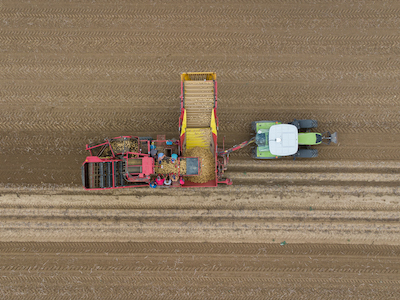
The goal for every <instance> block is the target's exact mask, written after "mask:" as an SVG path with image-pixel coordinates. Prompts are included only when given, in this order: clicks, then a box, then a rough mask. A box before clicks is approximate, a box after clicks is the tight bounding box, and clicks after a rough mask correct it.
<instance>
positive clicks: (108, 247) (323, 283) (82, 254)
mask: <svg viewBox="0 0 400 300" xmlns="http://www.w3.org/2000/svg"><path fill="white" fill-rule="evenodd" d="M0 249H1V252H2V253H3V255H2V257H1V258H0V266H1V270H2V273H3V274H5V275H7V276H2V277H1V278H0V282H1V283H2V286H3V289H2V290H3V294H4V295H7V296H12V295H16V294H18V293H23V294H25V295H26V296H29V295H35V296H36V297H37V295H43V294H44V296H45V295H46V294H53V295H54V294H58V293H59V288H60V286H64V287H65V286H69V287H71V288H68V297H71V296H74V295H79V297H82V295H86V294H87V295H93V289H95V290H96V291H97V292H98V293H101V294H102V295H103V296H105V297H106V296H108V295H113V294H114V293H115V291H118V295H119V297H121V296H122V297H126V298H132V296H135V295H138V296H139V297H140V295H139V294H135V293H136V291H138V290H140V291H141V292H142V293H143V292H144V293H146V296H154V297H155V298H156V297H157V296H158V295H159V291H160V290H162V291H163V297H165V296H166V295H167V296H168V295H171V296H172V295H174V298H177V299H179V298H183V297H186V298H187V295H188V294H190V295H191V297H195V298H204V297H206V298H210V297H211V296H216V295H217V294H218V295H219V294H221V292H222V293H223V295H232V294H233V293H234V295H235V297H237V296H239V297H241V298H245V297H246V296H248V295H249V293H251V295H252V298H256V299H258V298H259V299H262V298H265V297H268V296H275V295H277V296H284V295H287V294H288V292H289V291H290V294H291V295H292V296H293V295H295V296H302V295H306V297H307V295H308V296H311V297H312V296H315V291H314V290H313V287H315V286H319V296H320V295H321V294H322V295H325V296H326V297H324V298H326V299H333V298H331V296H330V294H331V291H332V289H335V297H337V296H338V295H340V296H346V295H347V296H348V295H349V294H348V289H349V288H350V287H355V286H357V294H358V295H359V296H360V295H361V296H363V295H368V296H371V295H373V296H382V295H385V296H387V297H395V295H397V290H398V284H399V280H398V279H397V274H398V269H399V268H398V265H399V263H400V262H399V259H398V257H399V255H398V254H399V253H398V247H395V246H380V245H335V244H334V245H326V244H308V245H307V244H287V245H285V246H284V247H282V246H279V244H277V243H276V244H260V243H259V244H232V243H217V244H204V243H33V242H28V243H15V242H12V243H4V242H2V243H0ZM349 258H350V259H349ZM10 262H11V263H12V264H10ZM365 265H368V266H369V268H365ZM15 272H17V273H18V274H17V275H16V273H15ZM377 275H379V278H376V276H377ZM104 282H107V285H104ZM40 284H41V285H40ZM43 284H44V285H43ZM210 284H212V285H213V286H214V285H217V286H218V291H216V290H215V291H214V290H213V289H210ZM260 284H261V285H262V286H263V288H262V289H260V288H259V287H260ZM132 285H134V286H135V289H134V290H132V291H131V290H130V289H129V286H132ZM38 286H39V287H40V288H38ZM89 287H90V289H89ZM57 289H58V290H57ZM119 291H121V293H120V292H119ZM130 291H131V293H129V292H130ZM142 295H143V294H142ZM181 295H182V296H181ZM35 296H33V297H35ZM41 298H42V297H41ZM308 298H310V297H308Z"/></svg>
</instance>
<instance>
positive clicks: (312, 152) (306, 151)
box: [294, 149, 318, 158]
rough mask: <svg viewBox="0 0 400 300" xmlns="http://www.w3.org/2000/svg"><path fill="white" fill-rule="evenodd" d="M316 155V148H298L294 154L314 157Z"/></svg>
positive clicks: (300, 156)
mask: <svg viewBox="0 0 400 300" xmlns="http://www.w3.org/2000/svg"><path fill="white" fill-rule="evenodd" d="M317 156H318V150H317V149H299V151H297V153H296V154H295V155H294V157H295V158H314V157H317Z"/></svg>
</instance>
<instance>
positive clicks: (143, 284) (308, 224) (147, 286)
mask: <svg viewBox="0 0 400 300" xmlns="http://www.w3.org/2000/svg"><path fill="white" fill-rule="evenodd" d="M399 13H400V3H399V2H398V1H394V0H389V1H385V2H384V3H382V2H380V1H372V0H371V1H370V0H367V1H361V0H360V1H357V0H354V1H341V0H332V1H329V2H328V1H319V2H318V1H306V0H300V1H281V0H279V1H278V0H271V1H261V0H260V1H258V0H254V1H243V0H232V1H229V2H226V1H221V2H217V3H216V2H215V1H197V0H195V1H189V2H188V1H183V0H173V1H160V2H151V3H149V4H138V3H137V2H135V1H131V2H129V1H119V0H111V1H108V0H107V1H105V0H98V1H95V2H93V1H91V2H83V3H79V5H77V4H74V3H71V2H70V1H67V0H61V1H56V2H48V1H42V0H37V1H28V2H23V1H17V2H16V1H9V0H5V1H2V2H1V4H0V17H1V20H2V22H1V24H2V26H1V29H0V44H1V47H0V48H1V55H0V68H1V72H0V83H1V88H0V103H1V110H0V153H1V157H2V163H1V170H2V172H0V182H1V191H0V193H1V195H2V196H1V197H0V210H1V213H0V223H1V227H2V231H1V233H0V240H1V241H2V243H1V244H0V252H1V253H2V255H1V257H0V269H1V272H2V276H0V285H1V289H0V291H1V297H0V298H5V299H12V298H19V299H41V298H42V299H64V298H65V299H73V298H85V297H86V298H89V299H102V298H104V299H110V298H112V299H133V298H160V299H165V298H175V299H180V298H190V299H195V298H198V299H213V298H218V299H226V298H236V299H244V298H249V297H253V298H259V299H266V298H294V299H302V298H303V299H306V298H307V299H309V298H318V299H343V298H351V297H353V298H385V299H395V298H397V297H398V294H399V286H400V285H399V283H400V280H399V274H398V270H399V269H400V268H399V259H398V257H399V249H400V248H399V247H400V242H399V241H400V240H399V238H398V237H399V231H400V228H399V219H400V213H399V212H400V201H399V199H400V188H399V181H400V175H399V169H400V151H399V144H400V134H399V133H400V122H399V112H400V102H399V100H398V98H399V97H400V96H399V95H400V86H399V84H398V82H399V71H398V70H400V60H399V54H400V47H399V45H400V37H399V34H398V28H399V27H400V19H399V18H398V15H399ZM184 71H213V72H216V73H217V79H218V99H219V102H218V117H219V143H220V145H222V138H223V137H224V136H225V146H226V147H230V146H232V145H235V144H238V143H240V142H242V141H245V140H248V139H250V138H251V130H250V123H251V121H256V120H280V121H283V122H289V121H291V120H293V119H294V118H296V119H302V118H312V119H317V120H318V123H319V128H318V130H319V131H321V132H324V131H327V130H329V131H331V132H333V131H337V132H338V136H339V143H338V144H337V145H330V146H325V145H323V146H321V147H319V157H318V158H317V159H315V160H301V159H298V160H296V161H292V160H291V159H282V160H279V161H278V160H276V161H275V160H274V161H255V160H253V159H252V158H251V152H250V148H245V149H242V150H240V151H238V152H234V153H233V154H232V155H231V156H230V165H229V169H228V171H227V172H226V176H227V177H229V178H231V179H232V180H233V182H234V184H233V186H220V187H218V188H214V189H211V188H207V189H175V190H171V189H156V190H153V189H138V190H132V189H130V190H119V191H104V192H86V191H84V190H83V189H82V188H81V179H80V165H81V163H82V162H83V161H84V158H85V155H86V153H85V151H84V149H85V144H88V143H91V142H97V141H102V140H103V139H104V138H112V137H115V136H121V135H138V136H153V137H156V135H157V134H165V135H166V136H167V138H174V137H175V138H176V137H177V136H178V128H177V127H178V118H179V109H180V106H179V105H180V103H179V95H180V78H179V74H180V73H181V72H184ZM283 241H285V242H286V243H287V244H286V245H285V246H280V245H279V243H281V242H283ZM133 242H137V243H133Z"/></svg>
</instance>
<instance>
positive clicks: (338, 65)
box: [0, 57, 400, 83]
mask: <svg viewBox="0 0 400 300" xmlns="http://www.w3.org/2000/svg"><path fill="white" fill-rule="evenodd" d="M149 65H157V69H154V70H153V72H150V71H149V68H148V66H149ZM171 65H173V67H172V69H171ZM171 65H164V64H158V60H157V59H134V58H117V59H110V58H108V57H104V58H103V59H96V58H79V59H70V58H67V59H63V60H60V59H59V58H54V59H51V58H46V59H39V58H37V59H34V60H31V59H26V58H10V59H1V60H0V66H1V68H2V69H3V72H2V73H1V74H0V79H1V80H12V79H14V80H15V79H18V80H21V79H24V80H32V79H35V80H74V79H78V78H82V79H85V80H110V79H112V80H121V81H124V80H126V78H127V77H137V76H144V75H146V76H149V77H150V76H151V77H153V78H154V77H157V78H158V80H163V81H165V80H168V79H169V78H170V74H172V73H173V74H179V72H180V70H182V69H188V68H195V65H194V64H193V62H192V61H191V60H190V59H183V60H182V59H175V60H173V63H172V64H171ZM89 66H90V67H89ZM204 66H205V67H206V68H214V69H223V70H224V77H225V80H231V81H239V80H240V81H243V80H248V81H251V80H270V81H275V80H276V81H278V80H299V79H300V78H301V79H302V80H306V81H308V82H313V81H314V82H315V81H327V80H331V81H335V80H340V81H341V80H353V79H354V78H357V77H360V78H362V79H363V80H371V81H375V83H378V82H384V81H387V80H396V79H398V74H397V70H398V69H399V67H400V63H399V62H398V61H394V60H393V61H392V60H390V61H380V60H376V61H368V62H354V61H337V60H336V59H335V60H334V61H323V62H321V61H302V62H297V63H295V64H294V63H293V62H280V61H270V60H268V61H261V60H258V61H257V62H249V61H240V60H234V61H230V62H229V63H228V64H227V63H226V62H223V61H221V60H218V61H216V62H211V61H208V62H205V63H204ZM236 70H241V72H237V71H236Z"/></svg>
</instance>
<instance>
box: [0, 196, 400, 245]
mask: <svg viewBox="0 0 400 300" xmlns="http://www.w3.org/2000/svg"><path fill="white" fill-rule="evenodd" d="M60 197H61V198H62V196H58V197H57V196H53V197H52V198H53V201H54V202H55V203H58V202H59V201H60V200H57V198H60ZM28 198H29V197H28ZM68 198H69V197H68ZM25 199H26V197H25ZM303 205H304V204H303ZM0 216H1V217H0V223H1V226H2V228H3V235H2V236H3V237H2V240H3V241H24V240H31V239H32V240H35V241H48V240H51V241H71V242H74V241H75V242H77V241H103V240H108V239H112V240H115V241H120V242H123V241H132V240H135V241H149V240H150V241H154V240H157V241H167V240H176V241H205V242H217V241H218V242H219V241H226V242H227V241H229V242H240V241H243V239H244V238H245V239H246V241H252V242H256V241H258V240H260V239H263V240H272V239H274V238H275V237H278V236H279V237H281V238H282V239H284V240H286V241H290V242H292V243H298V242H311V243H312V242H316V241H330V242H334V243H340V242H341V243H346V240H351V241H352V243H358V244H367V243H371V242H374V243H376V244H386V243H389V244H397V243H398V240H397V238H396V237H397V235H398V234H399V233H400V226H398V225H397V224H398V223H399V220H400V216H399V214H398V211H391V212H388V211H357V210H355V211H343V210H342V211H324V210H314V209H311V210H307V209H305V207H304V206H303V208H302V209H301V210H298V211H296V212H294V211H292V210H287V209H285V210H279V209H275V210H273V211H270V210H265V209H257V210H248V209H243V207H242V208H241V209H234V210H231V209H223V208H219V209H217V210H213V209H193V208H191V209H183V208H182V207H181V208H179V209H167V210H162V209H161V208H159V209H149V210H146V209H139V210H126V209H115V208H108V209H102V210H99V209H96V210H93V209H89V210H88V209H82V208H74V207H72V208H66V209H63V208H62V209H60V208H53V207H48V208H43V207H39V208H29V207H27V208H24V207H23V206H22V205H21V204H20V205H19V207H18V208H10V207H8V208H3V209H1V213H0ZM116 232H118V234H117V235H116V234H115V233H116Z"/></svg>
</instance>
